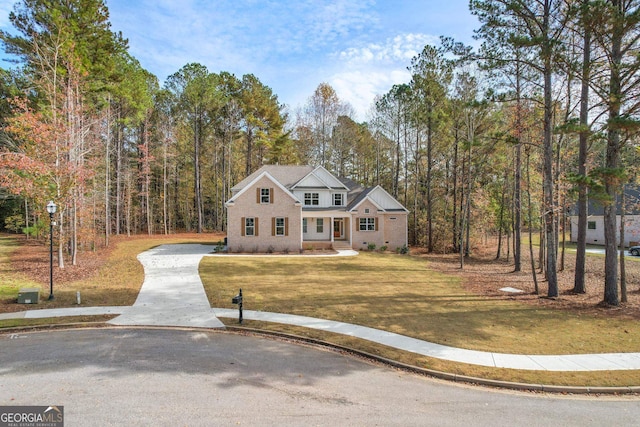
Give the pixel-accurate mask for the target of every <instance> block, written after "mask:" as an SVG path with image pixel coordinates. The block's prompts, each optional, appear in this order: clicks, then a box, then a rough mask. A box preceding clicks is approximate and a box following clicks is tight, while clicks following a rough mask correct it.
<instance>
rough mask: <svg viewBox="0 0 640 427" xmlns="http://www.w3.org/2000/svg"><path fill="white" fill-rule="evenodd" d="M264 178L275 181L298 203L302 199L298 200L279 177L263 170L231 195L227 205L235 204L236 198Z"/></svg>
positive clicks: (275, 183)
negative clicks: (276, 177)
mask: <svg viewBox="0 0 640 427" xmlns="http://www.w3.org/2000/svg"><path fill="white" fill-rule="evenodd" d="M254 175H255V174H252V175H250V176H254ZM262 178H267V179H269V180H270V181H271V182H273V183H274V185H275V186H276V187H278V188H280V189H281V190H282V191H283V192H284V193H285V194H287V195H288V196H289V197H291V199H292V200H293V201H294V202H296V203H300V200H298V199H297V198H296V196H294V195H293V194H292V193H291V192H290V191H289V190H288V189H287V188H286V187H285V186H284V185H282V184H281V183H280V182H278V180H277V179H275V178H274V177H273V176H272V175H271V174H270V173H269V172H267V171H262V172H261V173H260V174H258V175H257V176H254V178H253V179H252V180H251V181H250V182H248V183H245V184H244V185H243V187H242V189H240V190H239V191H238V192H237V193H236V194H234V196H233V197H231V198H230V199H229V200H228V201H227V202H226V203H225V206H229V205H233V203H234V202H235V200H236V199H238V197H241V196H242V195H243V194H244V193H246V192H247V191H249V190H250V189H252V188H253V187H254V185H255V184H256V183H257V182H258V181H260V180H261V179H262Z"/></svg>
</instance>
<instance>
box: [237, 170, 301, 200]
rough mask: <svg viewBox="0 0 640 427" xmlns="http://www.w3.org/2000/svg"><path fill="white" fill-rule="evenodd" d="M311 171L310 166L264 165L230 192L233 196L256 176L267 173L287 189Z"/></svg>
mask: <svg viewBox="0 0 640 427" xmlns="http://www.w3.org/2000/svg"><path fill="white" fill-rule="evenodd" d="M312 171H313V167H312V166H280V165H264V166H262V167H261V168H260V169H258V170H257V171H255V172H254V173H252V174H251V175H249V176H248V177H246V178H245V179H243V180H242V181H240V182H239V183H237V184H236V185H234V186H233V187H232V188H231V192H232V193H233V194H235V193H236V192H238V191H241V190H242V189H243V188H245V187H246V186H247V185H249V184H250V183H251V182H253V181H255V178H256V177H257V176H260V175H261V174H262V173H263V172H268V173H269V175H271V177H272V178H273V179H275V180H276V181H278V182H279V183H280V184H281V185H283V186H284V187H286V188H287V189H288V188H290V187H291V186H293V185H294V184H295V183H297V182H298V181H300V180H301V179H302V178H304V177H305V176H307V175H309V174H310V173H311V172H312Z"/></svg>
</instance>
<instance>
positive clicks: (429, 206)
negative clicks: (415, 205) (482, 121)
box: [427, 111, 433, 253]
mask: <svg viewBox="0 0 640 427" xmlns="http://www.w3.org/2000/svg"><path fill="white" fill-rule="evenodd" d="M431 114H432V112H431V111H429V112H428V115H429V118H428V119H427V126H428V129H427V227H428V229H427V250H428V251H429V253H431V252H433V218H432V216H431V215H432V205H433V203H432V200H431V169H432V161H433V159H432V156H433V153H432V150H433V129H432V125H433V123H432V119H431Z"/></svg>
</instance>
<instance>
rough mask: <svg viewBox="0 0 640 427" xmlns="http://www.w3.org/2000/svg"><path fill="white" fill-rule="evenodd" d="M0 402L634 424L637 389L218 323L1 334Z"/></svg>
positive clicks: (166, 415)
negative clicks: (362, 350)
mask: <svg viewBox="0 0 640 427" xmlns="http://www.w3.org/2000/svg"><path fill="white" fill-rule="evenodd" d="M0 405H62V406H64V413H65V421H66V424H65V425H68V426H89V425H90V426H122V425H127V426H149V425H154V426H172V427H173V426H218V425H220V426H226V425H259V426H276V425H277V426H301V425H320V426H324V425H326V426H347V425H348V426H373V425H381V426H391V425H402V426H412V425H420V426H430V425H433V426H460V425H473V426H496V425H527V426H548V425H555V424H562V425H563V426H581V427H583V426H590V425H620V426H622V425H635V423H637V420H638V419H640V405H638V401H637V398H634V397H632V396H629V397H599V398H589V397H576V398H571V397H567V396H564V397H562V396H557V395H552V396H549V395H545V394H534V393H515V392H504V391H495V390H491V389H483V388H478V387H473V388H471V387H465V386H461V385H454V384H450V383H445V382H443V381H438V380H432V379H429V378H426V377H422V376H418V375H414V374H410V373H406V372H402V371H398V370H394V369H390V368H387V367H383V366H378V365H374V364H371V363H368V362H365V361H362V360H359V359H355V358H352V357H347V356H344V355H341V354H338V353H335V352H331V351H327V350H323V349H318V348H314V347H308V346H302V345H298V344H292V343H286V342H281V341H274V340H271V339H267V338H257V337H247V336H241V335H235V334H229V333H224V332H215V331H211V330H195V331H194V330H191V331H185V330H175V329H130V328H122V329H121V328H117V329H84V330H68V331H47V332H33V333H20V334H8V335H0Z"/></svg>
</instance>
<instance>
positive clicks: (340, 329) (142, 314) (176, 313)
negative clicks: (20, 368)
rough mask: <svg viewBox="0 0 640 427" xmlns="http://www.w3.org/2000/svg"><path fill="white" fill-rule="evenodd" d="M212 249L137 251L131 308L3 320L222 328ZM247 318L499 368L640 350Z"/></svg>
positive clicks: (570, 366) (603, 363) (576, 367)
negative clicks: (204, 269)
mask: <svg viewBox="0 0 640 427" xmlns="http://www.w3.org/2000/svg"><path fill="white" fill-rule="evenodd" d="M212 248H213V247H212V246H208V245H202V244H176V245H161V246H158V247H156V248H153V249H151V250H149V251H146V252H143V253H142V254H140V255H138V259H139V260H140V262H141V263H142V265H143V267H144V271H145V280H144V283H143V285H142V288H141V290H140V293H139V295H138V298H137V300H136V302H135V304H134V305H133V306H131V307H79V308H68V309H50V310H46V309H45V310H30V311H27V312H22V313H8V314H0V319H6V318H11V317H26V318H34V317H53V316H73V315H93V314H120V316H118V317H116V318H114V319H112V320H110V321H109V322H108V323H111V324H114V325H120V326H180V327H202V328H224V325H223V324H222V322H220V321H219V320H218V318H217V317H237V315H238V314H237V313H238V312H237V310H230V309H220V308H213V309H212V308H211V307H210V306H209V302H208V300H207V296H206V294H205V292H204V287H203V285H202V282H201V280H200V276H199V274H198V265H199V263H200V260H201V259H202V257H203V256H205V255H208V254H210V253H211V251H212ZM352 253H353V251H349V254H352ZM220 256H229V255H220ZM251 256H256V255H251ZM270 256H273V255H270ZM289 256H295V255H289ZM244 318H245V319H248V320H261V321H267V322H278V323H287V324H293V325H297V326H303V327H307V328H313V329H320V330H326V331H330V332H335V333H340V334H345V335H350V336H355V337H358V338H362V339H366V340H369V341H373V342H376V343H380V344H383V345H387V346H391V347H395V348H398V349H401V350H405V351H410V352H413V353H417V354H420V355H424V356H428V357H434V358H438V359H445V360H450V361H454V362H461V363H469V364H475V365H481V366H489V367H495V368H509V369H523V370H543V371H612V370H636V369H640V353H602V354H578V355H518V354H504V353H494V352H484V351H475V350H468V349H460V348H454V347H449V346H444V345H440V344H435V343H430V342H426V341H422V340H418V339H415V338H411V337H407V336H403V335H398V334H395V333H392V332H387V331H382V330H378V329H373V328H367V327H363V326H358V325H352V324H348V323H342V322H335V321H328V320H323V319H315V318H309V317H304V316H293V315H287V314H280V313H265V312H256V311H250V310H245V311H244Z"/></svg>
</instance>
